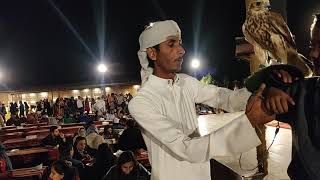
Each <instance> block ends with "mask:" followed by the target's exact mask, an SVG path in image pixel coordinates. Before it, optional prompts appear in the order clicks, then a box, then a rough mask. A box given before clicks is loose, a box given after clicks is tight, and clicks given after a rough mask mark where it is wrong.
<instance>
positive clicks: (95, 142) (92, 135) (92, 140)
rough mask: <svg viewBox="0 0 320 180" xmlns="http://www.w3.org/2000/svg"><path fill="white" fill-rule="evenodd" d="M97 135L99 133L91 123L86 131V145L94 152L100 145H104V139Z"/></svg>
mask: <svg viewBox="0 0 320 180" xmlns="http://www.w3.org/2000/svg"><path fill="white" fill-rule="evenodd" d="M98 133H99V131H98V129H97V128H96V126H95V124H94V123H92V124H91V125H90V126H89V127H88V129H87V136H86V139H87V144H88V146H89V147H90V148H92V149H94V150H97V149H98V147H99V145H100V144H102V143H105V140H104V138H103V137H102V136H101V135H99V134H98Z"/></svg>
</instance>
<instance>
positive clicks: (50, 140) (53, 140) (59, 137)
mask: <svg viewBox="0 0 320 180" xmlns="http://www.w3.org/2000/svg"><path fill="white" fill-rule="evenodd" d="M65 140H66V139H65V137H64V134H63V133H61V132H60V131H59V129H58V127H57V126H51V127H50V134H49V135H48V136H47V137H45V138H44V139H42V145H44V146H57V145H61V144H62V143H63V142H65Z"/></svg>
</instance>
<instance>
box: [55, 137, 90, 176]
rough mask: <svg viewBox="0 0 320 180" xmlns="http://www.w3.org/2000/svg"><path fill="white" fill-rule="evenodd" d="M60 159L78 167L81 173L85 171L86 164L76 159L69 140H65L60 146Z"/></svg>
mask: <svg viewBox="0 0 320 180" xmlns="http://www.w3.org/2000/svg"><path fill="white" fill-rule="evenodd" d="M58 150H59V159H60V160H63V161H66V162H67V163H68V164H69V165H70V166H73V167H76V168H78V171H79V173H80V174H81V172H83V169H84V164H83V163H82V162H81V161H79V160H77V159H74V158H73V156H74V149H73V146H72V144H71V143H69V142H63V143H62V144H61V145H60V146H59V148H58Z"/></svg>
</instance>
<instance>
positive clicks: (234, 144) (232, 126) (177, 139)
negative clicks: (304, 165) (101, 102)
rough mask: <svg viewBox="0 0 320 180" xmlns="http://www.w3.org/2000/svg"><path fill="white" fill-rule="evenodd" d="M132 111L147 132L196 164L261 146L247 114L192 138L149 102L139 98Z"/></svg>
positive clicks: (135, 99) (131, 102)
mask: <svg viewBox="0 0 320 180" xmlns="http://www.w3.org/2000/svg"><path fill="white" fill-rule="evenodd" d="M129 111H130V113H131V115H132V116H133V117H134V118H135V120H136V121H137V122H138V123H139V125H140V126H141V127H142V128H143V130H144V131H147V132H148V133H150V134H151V135H152V136H153V137H154V138H155V139H157V140H158V141H159V143H160V144H161V145H164V146H165V147H166V148H167V149H169V150H170V151H171V152H173V153H174V154H175V155H177V156H178V157H179V158H181V159H182V160H185V161H189V162H192V163H195V162H205V161H208V160H209V159H211V158H213V157H214V156H219V155H234V154H236V153H240V152H246V151H248V150H250V149H251V148H254V147H256V146H257V145H259V144H260V141H259V138H258V137H257V135H256V132H255V130H254V128H253V127H252V126H251V124H250V123H249V121H248V119H247V118H246V116H245V114H242V115H241V116H239V117H238V118H236V119H234V120H233V121H231V122H230V123H228V124H227V125H225V126H224V127H222V128H220V129H218V130H217V131H215V132H213V133H211V134H209V135H207V136H203V137H195V138H190V137H188V136H187V135H186V134H184V133H183V132H182V130H180V129H179V128H178V127H179V124H178V123H176V122H175V121H173V120H171V119H170V118H168V117H166V116H165V115H163V114H161V113H160V112H159V110H157V108H156V107H155V106H154V105H153V103H152V102H151V101H150V100H148V99H147V98H144V97H142V96H136V97H135V98H134V99H132V100H131V101H130V103H129Z"/></svg>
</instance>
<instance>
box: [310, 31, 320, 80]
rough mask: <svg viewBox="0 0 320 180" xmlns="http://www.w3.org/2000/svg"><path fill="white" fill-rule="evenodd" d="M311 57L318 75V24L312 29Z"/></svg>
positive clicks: (319, 55) (319, 72) (319, 48)
mask: <svg viewBox="0 0 320 180" xmlns="http://www.w3.org/2000/svg"><path fill="white" fill-rule="evenodd" d="M310 58H311V60H312V61H313V63H314V66H315V73H316V75H320V29H319V28H318V27H317V26H314V28H313V29H311V41H310Z"/></svg>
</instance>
